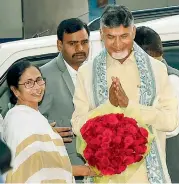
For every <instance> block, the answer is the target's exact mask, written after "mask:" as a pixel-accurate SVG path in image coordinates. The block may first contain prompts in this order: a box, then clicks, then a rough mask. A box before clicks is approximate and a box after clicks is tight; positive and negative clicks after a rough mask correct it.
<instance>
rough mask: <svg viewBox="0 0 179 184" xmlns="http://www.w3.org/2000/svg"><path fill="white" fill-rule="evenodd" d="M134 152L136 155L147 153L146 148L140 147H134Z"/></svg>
mask: <svg viewBox="0 0 179 184" xmlns="http://www.w3.org/2000/svg"><path fill="white" fill-rule="evenodd" d="M134 150H135V152H136V153H137V154H144V153H145V152H146V151H147V146H145V145H141V146H136V147H134Z"/></svg>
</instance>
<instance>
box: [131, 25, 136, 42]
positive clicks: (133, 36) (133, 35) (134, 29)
mask: <svg viewBox="0 0 179 184" xmlns="http://www.w3.org/2000/svg"><path fill="white" fill-rule="evenodd" d="M135 35H136V27H135V26H134V27H133V32H132V38H133V40H134V38H135Z"/></svg>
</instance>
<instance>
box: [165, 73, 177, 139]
mask: <svg viewBox="0 0 179 184" xmlns="http://www.w3.org/2000/svg"><path fill="white" fill-rule="evenodd" d="M169 80H170V82H171V84H172V87H173V89H174V92H175V93H176V97H177V101H178V104H179V77H178V76H177V75H169ZM178 117H179V108H178ZM178 134H179V126H177V128H176V129H175V130H174V131H172V132H167V133H166V135H167V138H171V137H174V136H177V135H178Z"/></svg>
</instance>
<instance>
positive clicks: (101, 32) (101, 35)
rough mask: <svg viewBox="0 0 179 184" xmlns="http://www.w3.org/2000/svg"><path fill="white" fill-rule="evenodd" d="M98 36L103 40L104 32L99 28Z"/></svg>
mask: <svg viewBox="0 0 179 184" xmlns="http://www.w3.org/2000/svg"><path fill="white" fill-rule="evenodd" d="M100 37H101V41H103V40H104V34H103V31H102V30H101V29H100Z"/></svg>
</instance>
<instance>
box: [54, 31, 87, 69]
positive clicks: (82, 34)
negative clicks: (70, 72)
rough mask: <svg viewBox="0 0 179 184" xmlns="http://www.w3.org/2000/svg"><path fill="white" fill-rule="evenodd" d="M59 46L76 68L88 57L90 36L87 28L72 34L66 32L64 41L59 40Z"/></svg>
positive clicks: (68, 61)
mask: <svg viewBox="0 0 179 184" xmlns="http://www.w3.org/2000/svg"><path fill="white" fill-rule="evenodd" d="M57 46H58V49H59V51H60V52H61V53H62V55H63V58H64V59H65V61H66V62H67V63H68V64H69V65H70V66H72V67H73V68H74V69H76V68H78V67H79V66H80V65H81V64H82V63H83V62H84V61H85V60H86V59H87V57H88V54H89V37H88V33H87V31H86V30H85V29H82V30H80V31H77V32H75V33H72V34H67V33H64V35H63V41H60V40H58V41H57Z"/></svg>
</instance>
